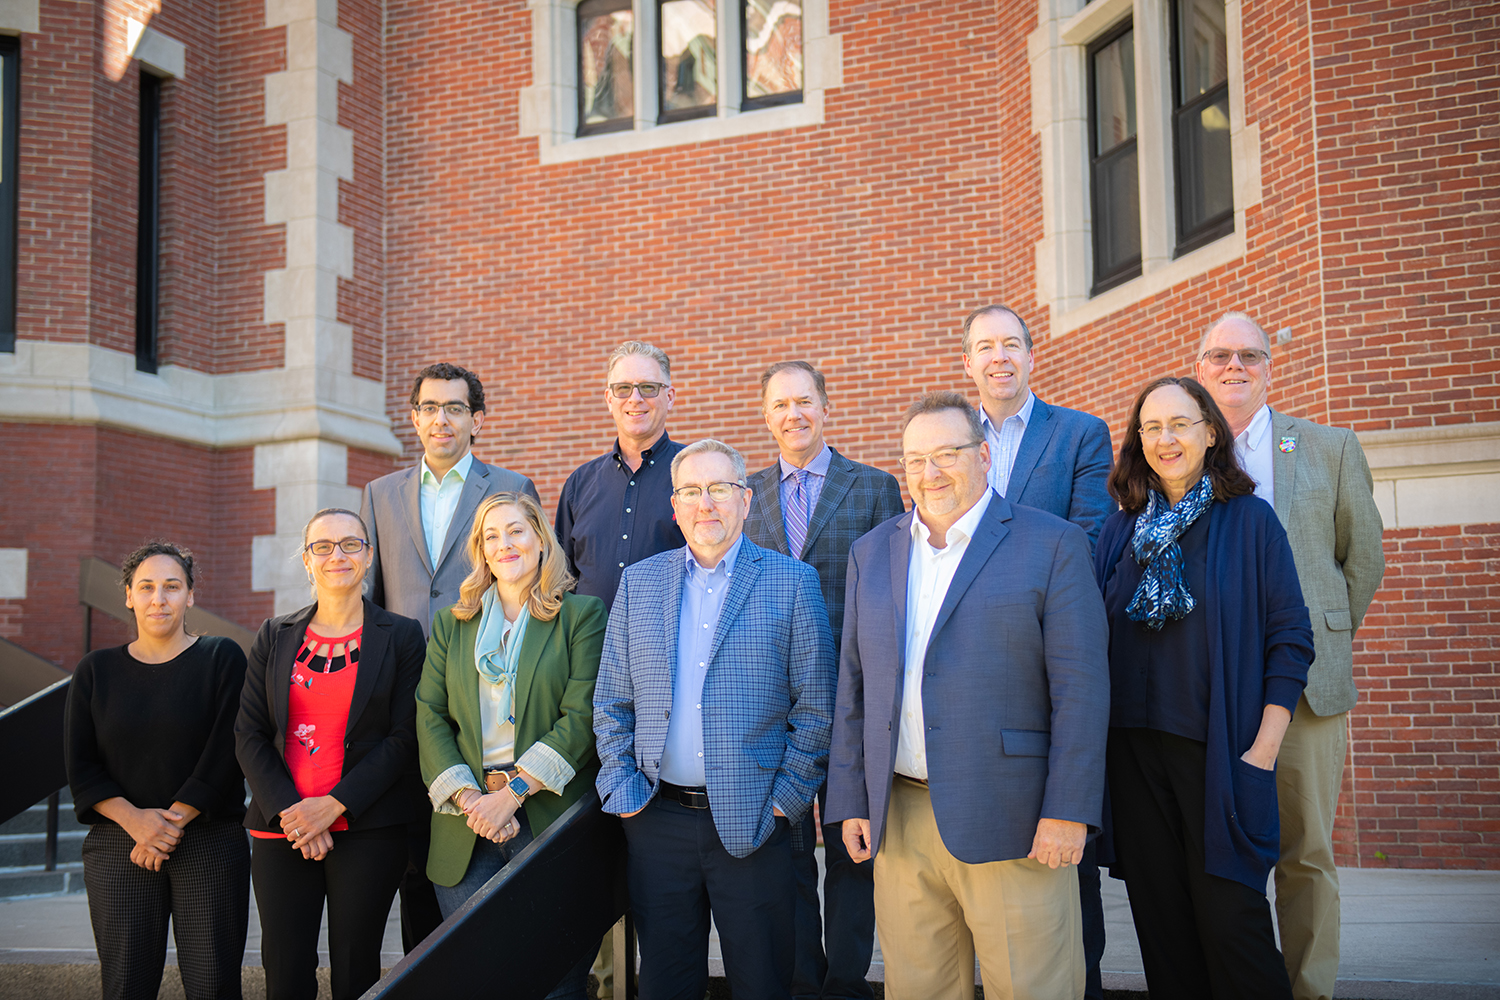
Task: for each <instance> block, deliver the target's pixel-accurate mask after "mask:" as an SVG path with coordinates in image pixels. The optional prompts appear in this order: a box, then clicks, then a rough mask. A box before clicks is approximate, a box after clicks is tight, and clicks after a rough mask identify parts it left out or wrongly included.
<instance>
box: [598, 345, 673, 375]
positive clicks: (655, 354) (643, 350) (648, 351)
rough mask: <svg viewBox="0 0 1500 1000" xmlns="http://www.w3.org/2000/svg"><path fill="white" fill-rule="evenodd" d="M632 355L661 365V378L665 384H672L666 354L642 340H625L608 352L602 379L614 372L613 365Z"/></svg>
mask: <svg viewBox="0 0 1500 1000" xmlns="http://www.w3.org/2000/svg"><path fill="white" fill-rule="evenodd" d="M632 354H639V355H640V356H641V357H643V358H650V359H651V360H652V361H655V362H656V363H657V364H658V365H661V377H662V378H664V379H666V381H667V384H668V385H670V384H671V382H672V359H671V358H669V357H667V352H666V351H664V350H662V349H661V348H660V347H657V346H656V345H655V344H648V343H646V342H645V341H644V340H627V341H625V343H623V344H621V345H620V346H619V347H616V348H615V349H614V350H613V351H610V352H609V362H608V363H607V364H605V366H604V377H605V378H606V379H607V378H609V373H610V372H612V371H614V370H615V365H616V363H618V362H619V361H620V360H621V359H623V358H626V357H629V356H630V355H632Z"/></svg>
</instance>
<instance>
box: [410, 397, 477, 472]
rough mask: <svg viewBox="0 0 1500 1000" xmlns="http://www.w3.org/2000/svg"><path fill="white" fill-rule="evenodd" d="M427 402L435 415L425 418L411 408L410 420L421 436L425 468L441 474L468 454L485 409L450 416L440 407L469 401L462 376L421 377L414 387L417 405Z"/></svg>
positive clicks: (465, 403)
mask: <svg viewBox="0 0 1500 1000" xmlns="http://www.w3.org/2000/svg"><path fill="white" fill-rule="evenodd" d="M428 403H432V404H434V405H436V406H437V407H438V411H437V413H436V415H434V416H432V417H424V416H422V414H421V413H419V412H417V411H416V410H412V411H411V422H412V424H413V426H415V427H416V428H417V437H419V438H421V439H422V452H423V454H424V455H425V456H426V459H427V465H428V467H429V468H431V469H432V471H433V472H434V473H435V474H436V475H439V476H441V475H444V474H446V473H447V471H448V470H449V469H451V468H453V466H454V465H456V464H457V463H458V461H459V459H461V458H463V457H464V456H465V455H467V454H468V453H469V448H470V447H472V445H473V439H474V436H475V435H477V434H478V433H479V428H480V426H481V425H482V424H483V423H484V411H482V410H481V411H480V412H478V413H465V414H464V415H463V416H460V417H450V416H449V415H448V414H447V413H446V412H445V411H444V410H443V406H445V405H446V404H448V403H462V404H464V405H465V406H467V405H468V404H469V383H468V382H465V381H464V380H463V379H461V378H455V379H447V380H443V379H435V378H429V379H423V380H422V385H421V387H420V388H419V389H418V390H417V405H418V406H423V405H426V404H428Z"/></svg>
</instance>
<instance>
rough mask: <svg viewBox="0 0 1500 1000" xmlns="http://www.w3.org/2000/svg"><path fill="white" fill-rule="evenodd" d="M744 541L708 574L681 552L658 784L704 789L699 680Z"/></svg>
mask: <svg viewBox="0 0 1500 1000" xmlns="http://www.w3.org/2000/svg"><path fill="white" fill-rule="evenodd" d="M744 542H745V536H744V535H740V537H739V538H737V539H735V542H734V545H733V546H731V547H730V549H729V551H728V552H726V553H725V554H724V558H723V559H720V560H719V565H717V566H715V567H714V568H713V569H712V570H707V569H704V568H703V567H702V566H700V565H699V564H698V560H697V559H696V558H694V556H693V550H692V549H690V548H684V549H683V550H682V551H683V552H684V553H685V555H686V558H687V573H686V574H685V575H684V577H683V581H682V613H681V615H680V617H679V618H678V625H677V676H676V677H674V678H673V679H672V718H671V719H670V720H669V721H668V722H667V742H666V746H665V747H663V748H662V753H661V780H662V781H665V782H668V783H670V784H673V785H682V786H683V787H685V788H702V787H703V786H704V785H705V784H707V779H706V778H705V777H704V771H703V679H704V678H705V677H707V676H708V651H709V650H710V649H711V648H713V642H714V633H715V632H717V631H718V629H719V614H720V613H721V612H722V611H723V610H724V595H725V594H726V593H728V591H729V581H730V580H731V579H733V577H734V561H735V559H736V558H738V556H739V554H740V546H741V545H743V544H744Z"/></svg>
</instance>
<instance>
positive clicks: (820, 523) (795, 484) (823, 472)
mask: <svg viewBox="0 0 1500 1000" xmlns="http://www.w3.org/2000/svg"><path fill="white" fill-rule="evenodd" d="M760 406H761V413H762V415H764V416H765V418H766V426H767V427H769V428H770V429H771V436H772V437H774V438H775V439H776V444H777V447H778V449H779V450H780V452H781V454H780V457H779V458H778V459H777V461H776V463H775V464H773V465H770V466H768V467H767V468H764V469H762V470H760V471H759V472H757V473H756V474H755V475H753V476H751V477H750V516H749V517H748V518H747V519H746V521H745V535H746V536H747V537H748V538H749V539H750V540H751V541H752V542H755V543H756V544H757V545H762V546H765V547H766V548H768V549H773V550H775V551H777V552H780V553H781V554H783V555H789V556H792V557H793V558H796V559H801V560H802V561H803V562H805V563H807V564H808V565H809V566H811V567H812V568H813V569H815V570H817V571H818V580H819V581H820V582H821V583H822V585H823V600H824V602H825V603H826V604H827V605H828V621H829V624H830V625H832V626H833V637H834V641H835V642H837V641H838V637H839V636H840V635H842V634H843V628H844V570H845V569H846V568H848V565H849V546H851V545H853V544H854V542H855V540H856V539H858V538H859V537H860V536H861V535H863V534H864V533H865V532H867V531H869V530H870V529H871V528H873V527H875V526H876V525H877V524H880V523H881V522H882V521H888V520H890V519H891V518H893V517H896V516H898V515H899V514H900V513H901V510H902V508H901V484H900V483H898V482H896V477H895V476H893V475H891V474H890V473H889V472H882V471H881V470H879V469H876V468H872V467H871V466H868V465H861V464H859V463H858V462H851V461H849V460H848V459H847V458H845V457H844V456H843V455H840V454H839V453H838V452H837V451H834V450H833V448H831V447H830V446H829V445H828V444H827V443H825V442H824V440H823V423H824V421H826V420H827V419H828V387H827V384H826V382H825V380H824V378H823V373H822V372H820V371H818V370H817V369H816V368H814V367H813V366H812V365H810V364H808V363H807V362H806V361H778V362H777V363H776V364H773V365H771V366H770V367H769V368H767V369H766V370H765V372H764V373H763V374H762V375H761V377H760ZM819 794H820V796H821V795H822V794H824V793H822V792H820V793H819ZM824 808H825V809H826V808H827V805H826V800H824ZM816 843H817V830H816V828H815V827H814V825H813V817H812V815H811V814H809V815H808V816H807V817H806V818H805V819H804V820H803V821H802V824H801V825H800V826H799V827H796V828H794V829H793V830H792V862H793V865H794V866H795V868H796V871H797V963H796V971H795V972H794V973H793V975H792V995H793V996H795V997H797V998H798V1000H869V998H870V997H873V996H874V995H875V994H874V991H873V990H872V989H871V988H870V984H869V982H868V981H867V980H866V979H865V976H866V975H868V974H869V971H870V958H871V955H872V953H873V951H874V949H875V898H874V891H875V883H874V881H873V880H872V879H871V877H870V866H869V865H856V864H855V863H854V861H853V860H852V859H851V858H850V857H849V852H848V851H846V850H844V843H843V838H842V837H841V836H840V834H839V829H838V827H837V826H830V827H828V828H827V829H825V830H824V831H823V843H824V845H825V846H826V850H825V858H826V863H825V865H824V870H825V871H826V873H827V874H826V875H824V877H823V902H824V904H825V905H826V908H827V917H828V918H827V920H826V921H825V920H822V919H820V918H819V915H818V859H817V856H816V855H815V854H814V853H813V848H814V846H815V845H816ZM825 941H826V945H827V948H826V951H825V947H824V945H825Z"/></svg>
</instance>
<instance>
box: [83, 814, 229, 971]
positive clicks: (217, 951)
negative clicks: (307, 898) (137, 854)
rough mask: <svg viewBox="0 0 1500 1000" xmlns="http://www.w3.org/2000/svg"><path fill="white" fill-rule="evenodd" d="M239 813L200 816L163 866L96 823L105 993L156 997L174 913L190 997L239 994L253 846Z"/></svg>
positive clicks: (116, 829) (91, 835)
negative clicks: (154, 865)
mask: <svg viewBox="0 0 1500 1000" xmlns="http://www.w3.org/2000/svg"><path fill="white" fill-rule="evenodd" d="M246 839H247V838H246V836H245V828H244V827H242V826H241V825H240V824H239V821H237V820H232V819H229V820H213V821H210V820H204V819H195V820H193V822H191V823H189V824H188V825H187V828H186V829H185V830H183V832H182V840H181V841H180V842H179V843H178V845H177V849H176V850H174V851H173V852H172V856H171V857H170V858H168V859H167V862H166V863H165V864H164V865H162V868H161V871H159V872H152V871H147V870H146V869H144V868H141V867H140V866H139V865H137V864H136V863H135V862H133V861H131V860H130V851H131V849H132V848H134V847H135V840H134V839H133V838H132V837H131V836H130V834H128V833H126V832H125V831H124V830H123V829H122V828H121V827H120V826H118V825H117V824H115V823H111V822H108V821H105V822H102V823H96V824H94V826H93V827H91V828H90V829H89V832H88V836H87V837H85V838H84V841H83V884H84V888H86V889H87V890H88V896H89V919H90V921H91V922H92V923H93V926H94V946H95V947H96V948H97V949H98V951H99V972H100V975H101V977H102V979H103V986H104V989H103V996H104V997H105V1000H137V998H139V1000H156V996H157V994H158V992H160V990H161V977H162V966H163V964H164V963H165V961H166V957H167V919H168V918H169V917H170V918H171V920H172V934H173V937H175V938H176V940H177V969H178V972H180V973H181V974H182V988H183V992H184V993H185V994H186V995H187V998H188V1000H239V998H240V965H241V963H242V962H244V960H245V930H246V928H247V926H248V924H249V922H250V916H249V912H250V847H249V845H248V844H246V843H245V841H246Z"/></svg>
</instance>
